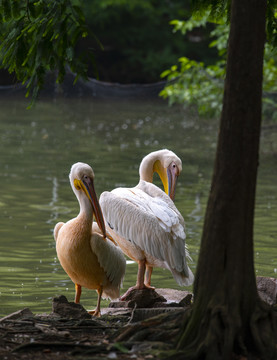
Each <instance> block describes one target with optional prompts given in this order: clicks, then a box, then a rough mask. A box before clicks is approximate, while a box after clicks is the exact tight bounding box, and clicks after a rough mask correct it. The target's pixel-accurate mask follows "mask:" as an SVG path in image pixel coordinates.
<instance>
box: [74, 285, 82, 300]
mask: <svg viewBox="0 0 277 360" xmlns="http://www.w3.org/2000/svg"><path fill="white" fill-rule="evenodd" d="M81 293H82V286H81V285H79V284H75V303H76V304H79V303H80V297H81Z"/></svg>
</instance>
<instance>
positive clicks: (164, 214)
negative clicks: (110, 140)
mask: <svg viewBox="0 0 277 360" xmlns="http://www.w3.org/2000/svg"><path fill="white" fill-rule="evenodd" d="M181 170H182V162H181V160H180V159H179V157H177V155H176V154H174V153H173V152H172V151H170V150H167V149H163V150H159V151H155V152H152V153H150V154H148V155H147V156H146V157H144V158H143V160H142V162H141V164H140V168H139V174H140V181H139V183H138V185H137V186H135V187H133V188H117V189H114V190H112V191H111V192H108V191H105V192H103V193H102V194H101V196H100V199H99V203H100V205H101V208H102V211H103V215H104V219H105V223H106V226H107V228H108V229H109V232H110V233H111V236H112V237H113V239H114V240H115V241H116V242H117V244H118V245H119V246H120V248H121V249H122V251H123V252H124V253H125V254H126V255H127V256H128V257H129V258H131V259H133V260H134V261H136V262H137V263H138V274H137V282H136V285H135V286H133V287H131V288H130V289H129V290H128V291H127V293H126V294H124V295H123V296H122V297H121V299H124V298H125V297H126V296H127V294H128V293H129V292H130V291H131V290H132V289H144V288H151V274H152V269H153V267H162V268H166V269H168V270H170V271H171V273H172V275H173V277H174V278H175V280H176V281H177V283H178V284H179V285H181V286H188V285H190V284H191V283H192V282H193V279H194V276H193V274H192V272H191V270H190V268H189V267H188V265H187V261H186V258H188V259H190V256H189V253H188V250H187V248H186V245H185V237H186V235H185V223H184V219H183V217H182V215H181V214H180V212H179V211H178V209H177V208H176V206H175V205H174V202H173V199H174V195H175V186H176V181H177V178H178V176H179V174H180V172H181ZM154 172H157V173H158V175H159V176H160V178H161V180H162V183H163V186H164V190H165V192H164V191H162V190H161V189H160V188H159V187H157V186H156V185H154V184H152V181H153V174H154ZM144 277H145V279H144Z"/></svg>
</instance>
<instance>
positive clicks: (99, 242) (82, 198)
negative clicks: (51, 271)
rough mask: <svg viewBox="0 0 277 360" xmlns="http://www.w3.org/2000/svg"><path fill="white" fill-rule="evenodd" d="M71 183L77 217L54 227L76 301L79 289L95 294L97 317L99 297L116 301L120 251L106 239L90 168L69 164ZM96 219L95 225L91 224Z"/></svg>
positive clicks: (122, 261)
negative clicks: (96, 296) (73, 285)
mask: <svg viewBox="0 0 277 360" xmlns="http://www.w3.org/2000/svg"><path fill="white" fill-rule="evenodd" d="M69 179H70V184H71V187H72V190H73V192H74V193H75V195H76V197H77V199H78V201H79V204H80V213H79V215H78V216H77V217H76V218H74V219H71V220H69V221H68V222H67V223H62V222H59V223H58V224H56V226H55V228H54V238H55V240H56V250H57V255H58V258H59V260H60V263H61V265H62V267H63V269H64V270H65V272H66V273H67V274H68V276H69V277H70V278H71V280H72V281H73V282H74V283H75V302H76V303H79V302H80V296H81V288H82V286H84V287H86V288H88V289H95V290H97V293H98V300H97V307H96V309H95V310H93V311H89V313H90V314H92V315H94V316H100V301H101V297H103V298H111V299H116V298H118V297H119V290H120V285H122V281H123V277H124V274H125V267H126V260H125V257H124V255H123V253H122V251H121V250H120V249H119V248H118V247H117V246H115V245H114V244H113V243H112V242H111V241H110V240H109V239H107V237H106V230H105V223H104V219H103V215H102V212H101V208H100V206H99V203H98V200H97V196H96V193H95V190H94V185H93V180H94V173H93V170H92V168H91V167H90V166H89V165H87V164H84V163H81V162H78V163H76V164H74V165H72V168H71V171H70V174H69ZM93 216H95V219H96V222H97V223H95V222H93Z"/></svg>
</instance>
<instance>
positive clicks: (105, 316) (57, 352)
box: [0, 277, 277, 360]
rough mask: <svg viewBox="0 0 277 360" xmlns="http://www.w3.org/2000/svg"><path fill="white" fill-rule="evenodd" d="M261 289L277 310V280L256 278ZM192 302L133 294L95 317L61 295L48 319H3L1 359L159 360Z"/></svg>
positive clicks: (18, 315) (182, 294) (178, 295)
mask: <svg viewBox="0 0 277 360" xmlns="http://www.w3.org/2000/svg"><path fill="white" fill-rule="evenodd" d="M257 287H258V292H259V295H260V297H261V298H262V299H263V300H264V301H265V302H267V303H268V304H269V305H275V306H276V302H277V301H276V300H277V299H276V296H277V279H272V278H265V277H258V278H257ZM192 301H193V295H192V294H191V293H188V292H186V291H178V290H172V289H156V291H153V290H149V291H145V290H141V291H134V292H133V293H131V294H130V297H129V298H127V299H126V301H123V302H122V301H117V302H112V303H110V305H109V307H108V308H105V309H101V313H102V316H101V317H100V318H93V317H92V316H91V315H89V314H88V313H87V311H86V310H85V309H84V308H83V307H82V306H81V305H79V304H75V303H73V302H68V300H67V299H66V297H65V296H60V297H58V298H54V299H53V302H52V311H51V312H50V313H49V314H33V313H32V311H31V310H30V309H28V308H26V309H23V310H19V311H17V312H15V313H13V314H10V315H8V316H6V317H4V318H2V319H0V359H3V360H4V359H5V360H12V359H28V360H29V359H38V360H48V359H51V360H53V359H54V360H64V359H69V360H71V359H160V357H161V352H163V351H168V350H172V349H174V348H175V343H176V340H177V338H178V334H179V331H180V324H182V323H183V320H184V318H185V316H186V315H187V311H189V309H190V307H191V303H192Z"/></svg>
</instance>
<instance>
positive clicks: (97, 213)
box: [74, 177, 106, 238]
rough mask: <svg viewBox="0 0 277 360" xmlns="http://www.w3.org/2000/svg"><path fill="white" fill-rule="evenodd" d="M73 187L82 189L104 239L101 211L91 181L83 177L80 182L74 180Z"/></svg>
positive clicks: (104, 231) (104, 229)
mask: <svg viewBox="0 0 277 360" xmlns="http://www.w3.org/2000/svg"><path fill="white" fill-rule="evenodd" d="M74 185H75V187H76V188H77V189H82V190H83V191H84V192H85V194H86V195H87V197H88V198H89V200H90V202H91V205H92V209H93V214H94V217H95V220H96V222H97V224H98V226H99V228H100V230H101V231H102V233H103V236H104V238H106V227H105V222H104V218H103V214H102V210H101V208H100V205H99V202H98V199H97V195H96V192H95V189H94V185H93V179H92V178H90V177H84V178H83V179H82V180H77V179H75V180H74Z"/></svg>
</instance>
